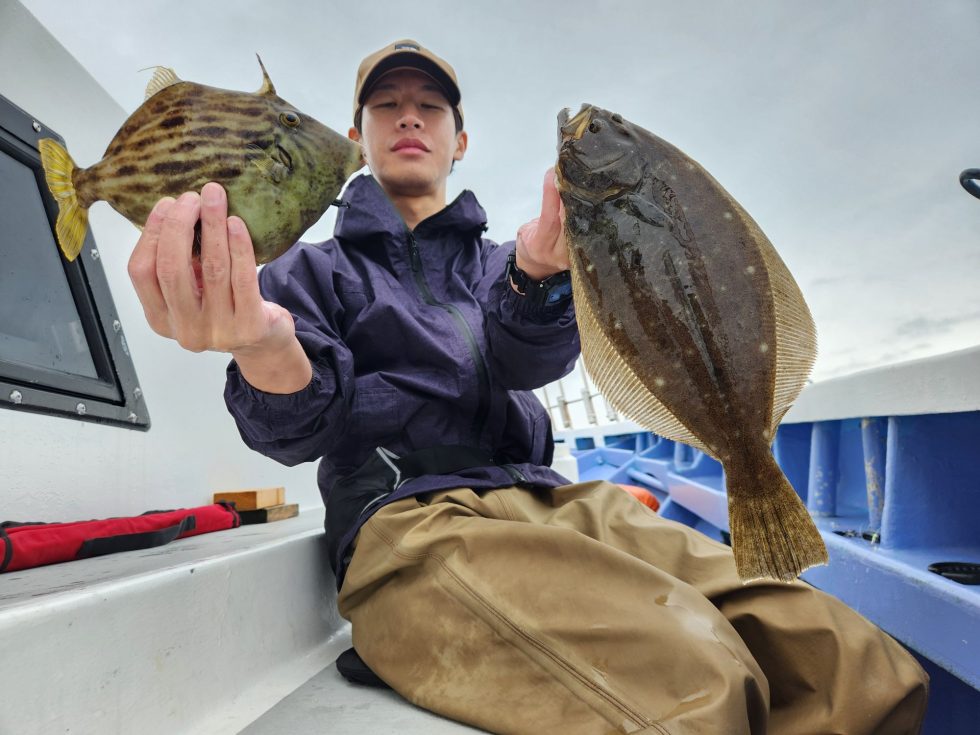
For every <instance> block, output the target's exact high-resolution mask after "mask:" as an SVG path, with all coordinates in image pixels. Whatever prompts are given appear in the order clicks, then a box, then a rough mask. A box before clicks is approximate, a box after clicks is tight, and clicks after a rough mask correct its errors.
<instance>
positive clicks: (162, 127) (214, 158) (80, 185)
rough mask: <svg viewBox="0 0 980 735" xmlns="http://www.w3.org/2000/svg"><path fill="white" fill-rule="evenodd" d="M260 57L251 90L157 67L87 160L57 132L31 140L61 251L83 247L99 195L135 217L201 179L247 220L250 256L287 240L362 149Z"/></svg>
mask: <svg viewBox="0 0 980 735" xmlns="http://www.w3.org/2000/svg"><path fill="white" fill-rule="evenodd" d="M259 66H260V67H261V69H262V78H263V82H262V87H261V88H260V89H259V90H258V91H257V92H255V93H254V94H252V93H246V92H233V91H229V90H225V89H217V88H215V87H207V86H204V85H202V84H195V83H193V82H185V81H182V80H180V79H178V77H177V75H176V74H175V73H174V71H173V69H169V68H166V67H156V72H155V73H154V75H153V78H152V79H151V80H150V83H149V85H148V86H147V88H146V99H145V101H144V102H143V104H142V105H140V107H139V108H137V110H136V111H135V112H134V113H133V114H132V115H130V117H129V118H128V119H127V120H126V122H125V123H123V126H122V127H121V128H120V129H119V131H118V132H117V133H116V135H115V137H114V138H113V139H112V142H110V143H109V147H108V148H107V149H106V152H105V155H104V156H103V158H102V160H101V161H99V162H98V163H96V164H95V165H94V166H90V167H89V168H84V169H81V168H78V167H77V166H76V165H75V162H74V161H72V159H71V157H70V156H69V155H68V152H67V151H66V150H65V149H64V148H63V147H62V146H61V145H60V144H58V143H57V142H56V141H54V140H51V139H49V138H45V139H42V140H41V141H39V146H38V147H39V150H40V152H41V163H42V164H43V166H44V173H45V178H46V179H47V183H48V188H49V189H50V190H51V193H52V194H53V195H54V197H55V199H56V200H57V201H58V205H59V211H58V220H57V223H56V226H55V230H56V233H57V236H58V244H59V245H60V247H61V250H62V252H63V253H64V255H65V257H66V258H67V259H68V260H74V259H75V258H76V257H77V256H78V253H79V251H80V250H81V249H82V244H83V242H84V240H85V231H86V228H87V226H88V208H89V207H90V206H92V204H94V203H95V202H97V201H99V200H105V201H107V202H108V203H109V204H110V205H111V206H112V208H113V209H115V210H116V211H117V212H119V213H120V214H122V215H123V216H124V217H126V218H127V219H128V220H130V221H131V222H133V223H134V224H135V225H136V226H137V227H140V226H142V224H143V223H144V222H145V221H146V218H147V216H148V215H149V213H150V210H151V209H152V208H153V205H154V204H156V202H157V201H158V200H159V199H160V198H161V197H164V196H175V197H176V196H179V195H180V194H182V193H183V192H185V191H200V189H201V187H203V186H204V184H206V183H207V182H209V181H216V182H218V183H219V184H221V185H222V186H223V187H224V188H225V189H226V191H227V192H228V212H229V214H234V215H238V216H239V217H241V218H242V219H243V220H244V221H245V223H246V225H247V226H248V230H249V234H250V235H251V237H252V243H253V245H254V249H255V257H256V261H257V262H259V263H267V262H269V261H270V260H272V259H273V258H276V257H278V256H279V255H281V254H282V253H283V252H285V250H286V249H287V248H289V247H290V246H291V245H293V244H294V243H295V242H296V241H297V240H298V239H299V237H300V236H301V235H302V234H303V233H304V232H305V231H306V230H307V229H308V228H309V227H310V226H311V225H313V224H314V223H315V222H316V221H317V220H318V219H319V218H320V216H321V215H322V214H323V213H324V212H325V211H326V209H327V207H329V206H330V205H331V204H332V203H333V202H334V201H335V199H336V197H337V194H338V193H339V192H340V189H341V187H342V186H343V185H344V182H345V181H346V180H347V179H348V177H349V176H350V175H351V174H352V173H354V172H355V171H356V170H357V169H358V168H360V167H361V165H362V164H361V152H360V148H359V146H358V145H357V144H355V143H354V142H353V141H351V140H348V139H347V138H345V137H344V136H342V135H340V134H338V133H336V132H334V131H333V130H331V129H330V128H328V127H327V126H325V125H323V124H321V123H319V122H317V121H316V120H314V119H313V118H312V117H310V116H309V115H305V114H303V113H302V112H300V111H299V110H297V109H296V108H295V107H293V106H292V105H291V104H289V103H288V102H286V100H284V99H282V97H279V96H278V95H277V94H276V90H275V87H273V85H272V80H271V79H269V75H268V74H267V73H266V70H265V66H264V65H263V64H262V59H261V58H260V59H259ZM198 249H199V242H196V243H195V251H197V250H198Z"/></svg>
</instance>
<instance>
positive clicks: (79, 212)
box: [37, 138, 88, 261]
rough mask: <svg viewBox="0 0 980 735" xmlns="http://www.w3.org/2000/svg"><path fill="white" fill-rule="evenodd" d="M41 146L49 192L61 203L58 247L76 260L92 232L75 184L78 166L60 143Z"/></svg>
mask: <svg viewBox="0 0 980 735" xmlns="http://www.w3.org/2000/svg"><path fill="white" fill-rule="evenodd" d="M37 147H38V150H39V151H40V152H41V165H42V166H43V167H44V178H45V179H46V180H47V182H48V189H49V190H50V191H51V195H52V196H53V197H54V198H55V201H56V202H58V220H57V222H56V223H55V232H56V233H57V235H58V245H59V246H60V247H61V252H62V253H64V255H65V258H66V259H67V260H69V261H72V260H74V259H75V258H77V257H78V254H79V253H80V252H82V245H83V244H84V243H85V233H86V232H87V231H88V209H87V208H86V207H83V206H82V205H81V204H80V203H79V201H78V193H77V192H76V190H75V184H74V181H73V175H74V172H75V169H76V168H77V167H76V166H75V162H74V161H73V160H72V159H71V156H70V155H68V151H66V150H65V148H64V146H62V145H61V144H60V143H58V142H57V141H55V140H51V139H50V138H42V139H41V140H39V141H38V145H37Z"/></svg>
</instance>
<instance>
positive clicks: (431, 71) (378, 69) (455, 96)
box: [357, 51, 460, 107]
mask: <svg viewBox="0 0 980 735" xmlns="http://www.w3.org/2000/svg"><path fill="white" fill-rule="evenodd" d="M404 68H411V69H418V70H419V71H421V72H423V73H424V74H428V75H429V76H430V77H432V78H433V79H435V80H436V82H437V83H438V84H439V86H440V87H442V88H443V90H444V91H445V94H446V99H448V100H449V104H451V105H453V106H454V107H455V106H456V105H458V104H459V101H460V93H459V87H457V86H456V82H454V81H453V80H452V79H451V78H450V76H449V75H448V74H446V72H444V71H443V70H442V69H440V68H439V65H438V64H436V63H435V62H434V61H432V60H431V59H427V58H426V57H424V56H421V55H420V54H417V53H415V52H411V51H406V52H404V53H400V54H391V55H390V56H387V57H385V58H384V59H382V60H381V61H379V62H378V64H377V65H376V66H375V67H374V68H373V69H372V70H371V72H370V73H369V74H368V75H367V77H366V78H365V80H364V84H362V85H361V93H360V95H358V99H357V102H358V104H360V105H363V104H364V99H365V97H367V94H368V92H370V91H371V88H372V87H373V86H374V85H375V84H376V83H377V81H378V80H379V79H380V78H381V77H382V76H384V75H385V74H387V73H388V72H390V71H394V70H395V69H404Z"/></svg>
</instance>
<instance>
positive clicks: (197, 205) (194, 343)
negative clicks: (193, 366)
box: [156, 192, 204, 351]
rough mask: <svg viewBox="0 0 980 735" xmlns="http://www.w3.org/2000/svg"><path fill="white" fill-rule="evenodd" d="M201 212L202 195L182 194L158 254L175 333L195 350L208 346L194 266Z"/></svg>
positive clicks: (159, 277) (165, 227) (167, 219)
mask: <svg viewBox="0 0 980 735" xmlns="http://www.w3.org/2000/svg"><path fill="white" fill-rule="evenodd" d="M200 215H201V197H200V196H199V195H198V194H197V193H196V192H187V193H185V194H182V195H181V196H180V198H179V199H177V201H176V202H174V204H173V206H172V207H170V209H169V210H168V211H167V214H166V216H165V217H164V220H163V224H162V226H161V228H160V237H159V245H158V247H157V257H156V269H157V280H158V281H159V283H160V291H161V293H162V294H163V299H164V301H165V302H166V304H167V310H168V311H169V313H170V319H171V323H172V324H173V325H174V327H175V331H176V334H174V335H172V336H174V337H176V339H177V341H178V342H180V344H181V346H182V347H185V348H187V349H189V350H194V351H200V350H202V349H204V345H203V342H204V335H201V334H198V333H197V331H198V330H197V323H198V317H199V315H200V312H201V304H200V296H199V295H198V292H197V288H196V280H195V278H194V269H193V267H192V266H191V248H192V246H193V243H194V226H195V225H196V224H197V221H198V219H199V217H200Z"/></svg>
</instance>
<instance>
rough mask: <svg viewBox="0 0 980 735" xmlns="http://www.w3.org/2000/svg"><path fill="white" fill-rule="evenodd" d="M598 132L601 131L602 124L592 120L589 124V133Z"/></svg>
mask: <svg viewBox="0 0 980 735" xmlns="http://www.w3.org/2000/svg"><path fill="white" fill-rule="evenodd" d="M600 130H602V124H601V123H600V122H599V121H598V120H593V121H592V122H590V123H589V132H590V133H598V132H599V131H600Z"/></svg>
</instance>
